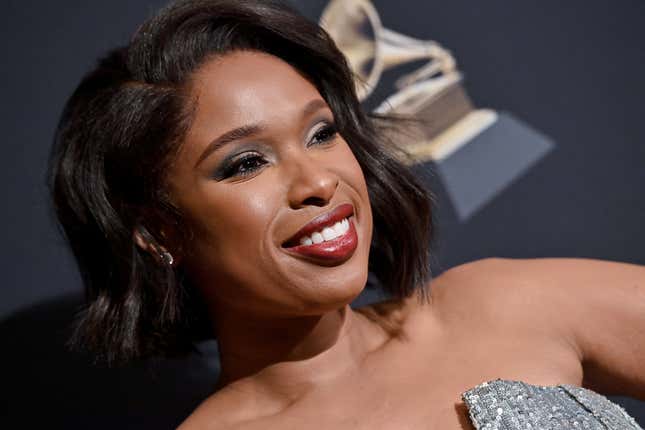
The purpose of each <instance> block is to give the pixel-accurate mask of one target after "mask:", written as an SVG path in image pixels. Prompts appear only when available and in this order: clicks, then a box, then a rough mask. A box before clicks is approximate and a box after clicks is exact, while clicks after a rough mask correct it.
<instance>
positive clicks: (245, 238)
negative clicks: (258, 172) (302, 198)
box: [190, 178, 279, 274]
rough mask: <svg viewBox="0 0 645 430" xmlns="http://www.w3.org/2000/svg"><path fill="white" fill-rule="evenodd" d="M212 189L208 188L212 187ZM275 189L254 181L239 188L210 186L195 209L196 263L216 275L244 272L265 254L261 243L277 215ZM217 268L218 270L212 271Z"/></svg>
mask: <svg viewBox="0 0 645 430" xmlns="http://www.w3.org/2000/svg"><path fill="white" fill-rule="evenodd" d="M255 179H259V178H255ZM209 187H210V188H211V189H208V188H209ZM275 192H276V191H275V187H273V188H272V187H269V186H268V183H267V182H264V181H257V180H251V181H248V182H245V183H239V184H235V185H231V184H226V185H224V184H222V186H218V185H209V186H207V188H206V189H205V190H204V192H203V193H201V196H200V198H199V199H198V200H199V201H201V202H202V203H201V204H200V205H199V206H198V207H194V208H191V210H190V213H191V214H193V216H192V217H191V220H190V223H191V224H192V226H193V227H194V232H195V237H194V242H193V243H191V244H190V247H191V248H193V249H194V250H195V253H194V255H193V257H194V260H195V264H196V265H199V266H201V267H207V268H210V269H211V270H210V273H211V274H212V273H213V272H232V273H234V272H235V271H236V270H244V269H243V268H242V267H241V266H243V265H244V264H246V263H248V262H249V261H253V260H256V261H257V259H258V258H260V256H261V255H262V250H261V247H260V243H261V241H262V239H263V238H265V237H266V232H267V228H268V227H269V225H270V222H271V220H272V219H273V217H274V213H275V210H276V208H275V203H274V202H276V201H279V199H278V198H277V197H276V196H275V195H274V194H275ZM212 269H216V270H212Z"/></svg>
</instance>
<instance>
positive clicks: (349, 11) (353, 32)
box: [320, 0, 458, 100]
mask: <svg viewBox="0 0 645 430" xmlns="http://www.w3.org/2000/svg"><path fill="white" fill-rule="evenodd" d="M320 24H321V25H322V27H323V28H324V29H325V30H326V31H327V32H328V33H329V34H330V35H331V37H332V38H333V39H334V41H335V42H336V44H337V46H338V48H339V49H340V50H341V51H342V52H343V53H344V54H345V56H346V58H347V60H348V62H349V65H350V67H351V68H352V70H353V71H354V73H355V80H356V92H357V94H358V97H359V99H360V100H364V99H365V98H367V97H368V96H369V95H370V94H371V92H372V91H373V89H374V88H375V87H376V85H377V83H378V81H379V78H380V77H381V74H382V73H383V71H384V70H385V69H388V68H390V67H393V66H396V65H399V64H403V63H407V62H410V61H416V60H423V59H427V60H429V61H428V63H427V64H425V65H424V66H422V67H421V68H420V69H418V70H416V71H414V72H412V73H410V74H407V75H405V76H403V77H401V78H399V79H398V80H397V81H396V84H395V85H396V87H397V88H399V89H402V88H404V87H407V86H410V85H412V84H414V83H416V82H419V81H422V80H426V79H429V78H432V77H433V76H437V75H444V76H446V75H450V74H458V71H457V69H456V62H455V59H454V57H453V56H452V55H451V54H450V52H449V51H448V50H446V49H444V48H443V47H442V46H441V45H439V44H438V43H436V42H434V41H425V40H419V39H415V38H412V37H409V36H405V35H403V34H400V33H397V32H395V31H392V30H389V29H387V28H384V27H383V25H382V24H381V20H380V18H379V15H378V13H377V11H376V9H375V8H374V6H373V5H372V3H371V2H370V1H369V0H332V1H331V2H329V4H328V5H327V7H326V8H325V10H324V11H323V13H322V15H321V18H320Z"/></svg>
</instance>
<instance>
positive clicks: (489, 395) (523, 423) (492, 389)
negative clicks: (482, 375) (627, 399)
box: [462, 379, 643, 430]
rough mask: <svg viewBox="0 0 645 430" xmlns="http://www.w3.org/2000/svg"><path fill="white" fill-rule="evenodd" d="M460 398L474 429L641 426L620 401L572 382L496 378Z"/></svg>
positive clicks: (626, 429) (636, 429) (619, 429)
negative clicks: (538, 382)
mask: <svg viewBox="0 0 645 430" xmlns="http://www.w3.org/2000/svg"><path fill="white" fill-rule="evenodd" d="M462 398H463V400H464V403H465V404H466V407H467V408H468V415H469V416H470V420H471V422H472V424H473V425H474V427H475V428H476V429H477V430H520V429H522V430H525V429H529V430H556V429H557V430H560V429H562V430H564V429H590V430H643V429H642V427H640V426H639V425H638V423H636V421H635V420H634V418H632V417H631V416H630V415H629V414H627V412H626V411H625V410H624V409H623V408H622V407H621V406H620V405H618V404H616V403H614V402H612V401H611V400H609V399H608V398H606V397H605V396H603V395H601V394H598V393H596V392H594V391H591V390H589V389H587V388H581V387H576V386H573V385H566V384H564V385H554V386H539V385H531V384H527V383H525V382H521V381H509V380H503V379H496V380H494V381H488V382H484V383H482V384H480V385H478V386H476V387H474V388H471V389H469V390H468V391H466V392H464V393H463V394H462Z"/></svg>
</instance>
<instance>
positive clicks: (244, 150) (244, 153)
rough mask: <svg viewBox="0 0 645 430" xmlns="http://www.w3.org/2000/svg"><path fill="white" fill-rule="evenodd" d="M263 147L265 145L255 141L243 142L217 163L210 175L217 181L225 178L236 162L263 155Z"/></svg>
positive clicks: (264, 147)
mask: <svg viewBox="0 0 645 430" xmlns="http://www.w3.org/2000/svg"><path fill="white" fill-rule="evenodd" d="M265 149H266V146H264V145H260V144H257V143H248V144H243V145H241V146H240V147H238V148H235V150H233V151H232V152H231V153H230V154H228V155H227V156H226V157H224V159H223V160H221V161H220V162H219V163H217V167H216V168H215V170H214V171H213V173H212V174H211V177H212V178H213V179H215V180H217V181H221V180H223V179H226V178H227V177H229V176H230V174H231V169H232V168H233V167H235V165H236V164H238V163H239V162H240V161H243V160H245V159H247V158H253V157H263V156H264V155H263V150H265ZM249 153H250V154H249Z"/></svg>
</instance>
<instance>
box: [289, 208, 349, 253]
mask: <svg viewBox="0 0 645 430" xmlns="http://www.w3.org/2000/svg"><path fill="white" fill-rule="evenodd" d="M353 214H354V207H353V206H352V205H351V204H349V203H346V204H342V205H340V206H338V207H336V208H334V209H333V210H332V211H329V212H327V213H324V214H322V215H319V216H317V217H316V218H314V219H313V220H311V221H310V222H308V223H307V224H305V226H304V227H302V228H301V229H300V230H298V232H297V233H296V234H294V235H293V236H292V237H291V238H289V240H287V241H286V242H285V243H284V245H282V246H283V247H284V248H285V249H286V250H287V251H288V252H289V253H291V254H298V255H299V256H302V257H305V258H310V259H313V260H316V261H324V262H329V263H334V262H338V263H340V262H343V261H345V260H347V259H349V258H350V257H351V256H352V255H353V254H354V251H355V250H356V247H357V245H358V235H357V234H356V228H355V226H354V219H353V218H350V217H351V216H352V215H353ZM345 218H349V219H348V221H349V229H348V230H347V231H346V232H345V233H344V234H342V235H341V236H338V237H336V238H334V239H332V240H327V241H323V242H321V243H317V244H316V243H314V244H311V245H301V244H300V238H302V237H304V236H309V235H310V234H312V233H314V232H317V231H321V230H322V229H323V228H325V227H331V226H333V225H334V224H335V223H337V222H340V221H342V220H343V219H345Z"/></svg>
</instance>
